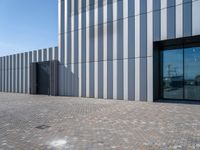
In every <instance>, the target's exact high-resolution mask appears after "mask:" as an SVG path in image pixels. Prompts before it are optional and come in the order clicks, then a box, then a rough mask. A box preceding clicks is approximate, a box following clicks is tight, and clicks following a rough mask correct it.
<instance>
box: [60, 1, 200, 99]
mask: <svg viewBox="0 0 200 150" xmlns="http://www.w3.org/2000/svg"><path fill="white" fill-rule="evenodd" d="M60 4H61V5H60V6H59V8H60V10H59V13H60V18H59V20H60V22H59V24H60V28H59V29H60V30H59V31H60V33H59V36H60V37H61V35H63V34H64V37H65V39H64V40H65V47H63V45H62V44H61V43H62V42H60V43H59V47H60V48H61V49H60V50H61V51H63V52H64V54H65V55H64V60H65V64H66V66H67V68H68V69H67V71H66V72H67V73H66V74H65V75H64V76H65V77H64V78H63V79H62V81H64V79H65V93H66V94H65V95H73V96H81V97H95V98H108V99H124V100H138V101H153V42H154V41H159V40H166V39H173V38H178V37H182V36H190V35H197V34H199V33H200V27H199V25H200V20H199V13H197V11H198V10H199V7H200V5H199V4H200V3H199V0H196V1H192V0H86V1H81V0H60ZM62 5H63V6H64V7H65V8H63V6H62ZM62 9H64V10H65V11H63V10H62ZM195 13H196V15H194V14H195ZM63 15H64V17H63ZM63 22H65V24H64V29H63V30H62V26H63ZM61 39H62V37H61ZM61 39H60V41H62V40H61Z"/></svg>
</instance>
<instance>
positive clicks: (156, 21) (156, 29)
mask: <svg viewBox="0 0 200 150" xmlns="http://www.w3.org/2000/svg"><path fill="white" fill-rule="evenodd" d="M160 2H161V1H160V0H153V10H154V11H153V39H154V41H158V40H160Z"/></svg>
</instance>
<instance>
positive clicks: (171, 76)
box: [161, 49, 183, 99]
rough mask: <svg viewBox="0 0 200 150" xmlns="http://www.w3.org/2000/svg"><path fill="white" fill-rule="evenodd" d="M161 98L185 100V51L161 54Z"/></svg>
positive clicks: (167, 51) (166, 51)
mask: <svg viewBox="0 0 200 150" xmlns="http://www.w3.org/2000/svg"><path fill="white" fill-rule="evenodd" d="M161 55H162V56H161V64H162V65H161V71H162V72H161V76H162V78H161V80H162V81H161V97H162V98H164V99H183V49H174V50H164V51H162V52H161Z"/></svg>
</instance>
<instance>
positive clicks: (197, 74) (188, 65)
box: [184, 47, 200, 100]
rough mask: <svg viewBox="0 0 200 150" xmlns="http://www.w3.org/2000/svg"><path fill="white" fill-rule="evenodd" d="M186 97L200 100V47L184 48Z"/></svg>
mask: <svg viewBox="0 0 200 150" xmlns="http://www.w3.org/2000/svg"><path fill="white" fill-rule="evenodd" d="M184 98H185V99H187V100H200V47H192V48H185V49H184Z"/></svg>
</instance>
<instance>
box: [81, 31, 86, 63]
mask: <svg viewBox="0 0 200 150" xmlns="http://www.w3.org/2000/svg"><path fill="white" fill-rule="evenodd" d="M81 41H82V42H81V50H82V51H81V54H82V55H81V62H82V63H85V62H86V29H83V30H82V33H81Z"/></svg>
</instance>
